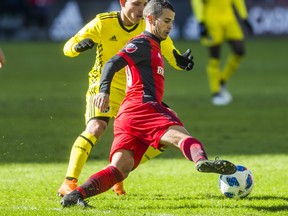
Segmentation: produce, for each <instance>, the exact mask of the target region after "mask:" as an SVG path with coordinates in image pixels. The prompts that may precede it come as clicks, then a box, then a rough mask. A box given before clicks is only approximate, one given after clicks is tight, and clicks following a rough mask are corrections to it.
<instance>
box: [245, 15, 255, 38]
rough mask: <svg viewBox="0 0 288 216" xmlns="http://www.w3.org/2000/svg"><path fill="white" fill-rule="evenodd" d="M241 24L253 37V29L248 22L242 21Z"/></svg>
mask: <svg viewBox="0 0 288 216" xmlns="http://www.w3.org/2000/svg"><path fill="white" fill-rule="evenodd" d="M243 23H244V25H245V27H246V29H247V31H248V33H249V34H252V35H253V34H254V30H253V27H252V25H251V23H250V22H249V20H248V19H245V20H243Z"/></svg>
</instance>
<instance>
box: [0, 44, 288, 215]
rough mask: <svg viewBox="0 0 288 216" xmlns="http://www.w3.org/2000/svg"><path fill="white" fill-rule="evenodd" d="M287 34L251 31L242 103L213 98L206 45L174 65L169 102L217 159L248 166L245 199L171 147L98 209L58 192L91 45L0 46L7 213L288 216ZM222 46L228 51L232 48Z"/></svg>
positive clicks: (237, 96)
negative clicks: (71, 204) (78, 51)
mask: <svg viewBox="0 0 288 216" xmlns="http://www.w3.org/2000/svg"><path fill="white" fill-rule="evenodd" d="M287 44H288V38H274V39H273V38H253V39H250V40H248V41H247V42H246V46H247V56H246V58H245V59H244V60H243V64H242V65H241V67H240V68H239V70H238V72H237V73H236V74H235V75H234V76H233V78H232V79H231V81H230V83H229V85H228V88H229V89H230V91H231V93H232V94H233V96H234V101H233V103H232V104H231V105H229V106H226V107H215V106H213V105H211V102H210V99H211V98H210V94H209V90H208V83H207V78H206V72H205V64H206V62H207V51H206V49H205V48H203V47H202V46H201V45H200V44H199V43H198V42H195V41H194V42H188V41H186V42H185V41H177V42H176V46H177V47H179V49H180V50H181V51H185V49H186V48H188V47H189V48H191V49H192V52H193V55H194V59H195V63H196V64H195V68H194V70H193V71H190V72H178V71H175V70H173V69H171V68H170V67H169V66H167V69H166V73H165V76H166V96H165V102H167V103H168V104H169V105H170V106H171V107H172V108H173V109H174V110H176V111H177V113H178V115H179V117H180V118H181V119H182V120H183V122H184V124H185V126H186V128H187V129H188V130H189V131H190V132H191V134H192V135H193V136H195V137H197V138H198V139H199V140H201V141H202V142H203V144H204V146H205V148H206V151H207V153H208V156H209V157H210V158H213V157H216V156H220V157H221V158H223V159H228V160H231V161H232V162H234V163H236V164H242V165H245V166H247V167H248V168H249V169H250V170H251V171H252V173H253V175H254V181H255V186H254V189H253V191H252V193H251V194H250V195H249V196H248V197H247V198H245V199H242V200H232V199H228V198H224V197H223V196H222V194H221V193H220V190H219V189H218V175H215V174H201V173H198V172H197V171H196V170H195V169H194V164H192V163H191V162H189V161H187V160H185V159H184V158H183V156H182V154H181V153H180V152H178V151H177V150H175V149H169V150H167V151H166V152H165V153H164V154H162V155H160V156H159V157H158V158H157V159H153V160H152V161H149V162H147V163H145V164H143V165H141V166H140V167H139V168H138V169H137V170H136V171H134V172H132V173H131V175H130V177H129V178H128V179H127V180H125V188H126V191H127V195H126V196H125V197H117V196H116V195H114V193H113V192H112V191H108V192H106V193H103V194H101V195H99V196H96V197H93V198H90V199H89V202H90V204H91V205H93V206H95V207H96V208H95V209H85V210H83V209H81V208H78V207H75V208H70V209H62V207H61V206H60V204H59V201H60V198H59V197H56V191H57V189H58V187H59V186H60V184H61V183H62V181H63V178H64V176H65V172H66V168H67V163H68V159H69V154H70V149H71V146H72V143H73V142H74V139H75V138H76V137H77V136H78V134H79V133H81V132H82V130H84V127H85V125H84V109H85V92H86V88H87V85H88V79H87V73H88V71H89V70H90V68H91V67H92V64H93V61H94V54H93V51H87V52H86V53H83V54H82V55H80V56H79V57H77V58H73V59H72V58H68V57H65V56H64V55H63V53H62V47H63V45H64V44H63V43H48V42H47V43H40V42H38V43H14V42H13V43H12V42H10V43H8V42H7V43H4V42H2V43H1V48H2V49H3V50H4V51H5V54H6V58H7V64H6V65H5V67H4V68H3V69H2V70H0V129H1V130H0V135H1V136H0V145H1V148H0V177H1V178H0V188H1V198H0V212H1V213H0V214H1V215H120V216H122V215H127V216H128V215H129V216H130V215H146V216H150V215H151V216H152V215H153V216H154V215H157V216H160V215H161V216H172V215H173V216H174V215H217V216H218V215H237V216H238V215H253V216H254V215H265V216H266V215H279V216H280V215H281V216H282V215H288V187H287V185H288V180H287V179H288V175H287V173H288V143H287V140H288V133H287V129H288V120H287V116H288V115H287V114H288V87H287V81H288V71H287V68H288V61H287V49H286V46H287ZM228 50H229V49H228V47H226V46H224V47H223V57H225V56H226V55H227V53H228ZM112 139H113V133H112V124H111V125H110V126H109V129H108V131H107V132H106V135H105V136H103V137H102V138H101V140H100V142H99V143H98V144H97V146H96V147H95V148H94V149H93V151H92V153H91V155H90V158H89V160H88V163H87V164H86V166H85V168H84V170H83V173H82V175H81V178H80V183H82V182H84V181H85V180H86V178H88V177H89V176H90V175H91V174H93V173H94V172H96V171H98V170H100V169H101V168H102V167H103V166H105V165H107V163H108V155H109V149H110V145H111V141H112Z"/></svg>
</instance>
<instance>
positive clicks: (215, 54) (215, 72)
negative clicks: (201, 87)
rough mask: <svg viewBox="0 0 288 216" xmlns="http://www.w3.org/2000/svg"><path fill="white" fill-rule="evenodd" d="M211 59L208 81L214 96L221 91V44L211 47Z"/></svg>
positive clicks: (208, 67) (208, 66)
mask: <svg viewBox="0 0 288 216" xmlns="http://www.w3.org/2000/svg"><path fill="white" fill-rule="evenodd" d="M208 49H209V60H208V64H207V68H206V70H207V75H208V82H209V87H210V91H211V94H212V96H215V95H217V94H219V93H220V90H221V87H220V78H221V74H220V45H213V46H210V47H209V48H208Z"/></svg>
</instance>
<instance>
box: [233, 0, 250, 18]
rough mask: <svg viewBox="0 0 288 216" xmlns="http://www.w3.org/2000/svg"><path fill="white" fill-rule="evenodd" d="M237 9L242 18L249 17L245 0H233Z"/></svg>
mask: <svg viewBox="0 0 288 216" xmlns="http://www.w3.org/2000/svg"><path fill="white" fill-rule="evenodd" d="M233 4H234V6H235V9H236V10H237V12H238V14H239V16H240V18H241V19H247V17H248V13H247V8H246V5H245V2H244V0H233Z"/></svg>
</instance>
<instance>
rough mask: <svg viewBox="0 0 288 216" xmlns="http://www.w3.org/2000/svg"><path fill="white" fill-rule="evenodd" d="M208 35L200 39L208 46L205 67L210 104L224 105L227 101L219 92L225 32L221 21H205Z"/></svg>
mask: <svg viewBox="0 0 288 216" xmlns="http://www.w3.org/2000/svg"><path fill="white" fill-rule="evenodd" d="M206 25H207V30H208V36H207V37H206V38H204V39H202V40H201V42H202V44H203V45H205V46H207V47H208V51H209V59H208V64H207V67H206V71H207V77H208V83H209V88H210V92H211V95H212V104H214V105H226V104H227V103H228V102H229V101H227V99H226V98H225V97H223V96H222V94H221V84H220V81H221V68H220V48H221V45H222V44H223V43H224V40H225V32H224V30H223V28H222V22H221V21H219V20H218V21H217V20H210V21H207V24H206Z"/></svg>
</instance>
